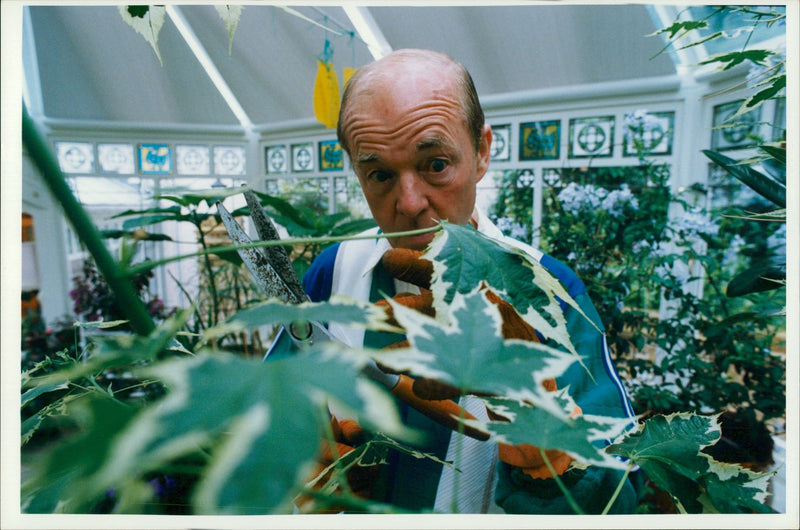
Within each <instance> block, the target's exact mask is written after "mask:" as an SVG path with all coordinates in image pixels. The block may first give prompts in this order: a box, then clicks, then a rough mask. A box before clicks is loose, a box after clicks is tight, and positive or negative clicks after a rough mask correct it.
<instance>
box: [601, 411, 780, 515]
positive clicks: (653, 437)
mask: <svg viewBox="0 0 800 530" xmlns="http://www.w3.org/2000/svg"><path fill="white" fill-rule="evenodd" d="M719 437H720V427H719V424H718V423H717V421H716V418H715V417H707V416H699V415H696V414H691V413H679V414H670V415H668V416H663V415H659V416H654V417H652V418H650V419H648V420H647V421H645V422H644V423H643V424H641V425H640V426H639V429H638V430H637V431H636V432H633V433H629V434H627V435H626V436H625V437H624V438H623V439H622V440H620V441H618V442H616V443H614V444H612V445H610V446H609V447H608V448H607V449H606V450H607V451H608V452H609V453H610V454H615V455H619V456H623V457H626V458H629V459H631V460H632V461H633V463H634V464H636V465H638V466H639V467H641V469H642V471H644V473H645V475H647V477H648V478H649V479H650V480H652V481H653V483H654V484H655V485H656V486H657V487H658V488H660V489H662V490H664V491H667V492H669V493H670V495H672V496H673V500H674V501H675V504H676V506H677V507H678V509H679V510H681V511H683V512H688V513H703V512H708V511H718V512H723V511H724V512H736V513H746V512H750V511H752V510H756V511H762V512H769V511H770V510H769V508H768V507H766V506H765V505H764V504H763V503H762V502H761V501H762V500H763V498H764V495H765V493H766V480H765V478H764V477H765V475H764V474H758V473H753V472H751V471H749V470H747V469H745V468H743V467H741V466H739V465H737V464H723V463H721V462H717V461H715V460H714V459H713V458H711V457H710V456H709V455H707V454H705V453H702V452H701V449H703V448H704V447H707V446H709V445H712V444H714V443H716V442H717V440H719Z"/></svg>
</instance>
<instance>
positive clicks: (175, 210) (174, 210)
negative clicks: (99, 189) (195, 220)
mask: <svg viewBox="0 0 800 530" xmlns="http://www.w3.org/2000/svg"><path fill="white" fill-rule="evenodd" d="M180 213H181V207H180V206H168V207H166V208H162V207H155V208H144V209H142V210H125V211H124V212H121V213H118V214H115V215H112V216H111V219H118V218H120V217H130V216H131V215H167V216H170V215H180Z"/></svg>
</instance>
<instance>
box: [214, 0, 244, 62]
mask: <svg viewBox="0 0 800 530" xmlns="http://www.w3.org/2000/svg"><path fill="white" fill-rule="evenodd" d="M214 7H215V8H216V9H217V13H218V14H219V16H220V18H222V21H223V22H224V23H225V29H226V30H228V55H230V54H231V51H232V49H233V34H234V33H236V26H237V25H238V24H239V17H241V16H242V6H240V5H215V6H214Z"/></svg>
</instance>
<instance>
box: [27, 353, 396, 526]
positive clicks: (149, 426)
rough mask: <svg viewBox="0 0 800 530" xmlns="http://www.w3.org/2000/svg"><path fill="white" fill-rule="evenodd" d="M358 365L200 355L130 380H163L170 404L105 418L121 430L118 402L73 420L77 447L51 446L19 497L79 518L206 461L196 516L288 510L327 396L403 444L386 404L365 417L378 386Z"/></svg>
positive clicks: (323, 357) (306, 358)
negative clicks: (147, 482)
mask: <svg viewBox="0 0 800 530" xmlns="http://www.w3.org/2000/svg"><path fill="white" fill-rule="evenodd" d="M362 363H363V361H362V360H361V359H360V358H358V357H355V356H347V355H342V354H341V352H338V353H337V354H336V355H334V354H331V353H320V352H314V351H309V353H306V354H303V355H295V356H292V357H289V358H286V359H281V360H276V361H273V362H269V363H261V362H256V361H252V360H247V359H243V358H241V357H238V356H234V355H229V354H224V353H214V354H211V353H209V352H204V353H201V354H199V355H198V356H196V357H193V358H174V359H171V360H168V361H164V362H161V363H158V364H155V365H153V366H150V367H145V368H142V369H140V370H135V372H136V375H137V376H144V377H150V378H155V379H158V380H160V381H162V382H163V383H164V384H165V386H166V388H167V389H168V393H167V395H166V397H165V398H164V399H162V400H161V401H159V402H156V403H154V404H152V405H150V406H147V407H146V408H144V409H143V410H141V411H140V412H138V413H136V408H132V407H126V406H123V405H118V406H117V408H119V407H122V409H121V410H122V411H124V412H125V414H124V415H122V414H118V413H115V414H114V416H113V417H114V418H117V417H118V418H119V419H120V421H114V422H112V421H109V417H108V414H109V412H108V411H107V410H106V409H108V408H109V407H110V406H112V405H114V402H112V403H111V404H109V405H107V406H105V408H104V409H98V412H97V413H96V414H85V413H84V414H80V413H76V414H78V415H77V417H78V418H87V417H94V418H95V419H94V421H88V422H86V426H85V428H84V429H83V431H82V435H81V436H80V438H78V439H77V440H76V441H75V443H74V444H60V445H59V446H57V452H56V453H54V456H53V457H51V458H48V459H47V460H46V464H45V465H44V466H43V467H42V468H41V470H40V474H38V476H37V479H36V480H35V481H33V482H32V484H31V486H29V488H28V490H27V493H26V497H27V498H29V499H31V500H30V501H29V504H31V505H32V506H33V508H32V509H36V510H42V511H47V510H48V509H51V510H52V509H54V507H55V506H56V505H60V506H62V507H63V509H65V510H66V511H75V510H78V511H80V510H85V509H87V507H90V506H91V504H92V503H93V502H96V500H97V499H98V498H100V497H102V495H103V494H104V492H106V491H109V490H113V491H115V492H116V494H115V495H116V497H117V498H120V499H122V498H124V497H127V496H130V495H133V494H132V493H131V492H137V491H141V488H142V483H143V477H144V476H145V474H146V473H148V472H151V471H157V470H160V469H164V467H165V466H168V465H169V464H170V463H171V462H174V461H175V460H176V459H179V458H182V457H187V456H191V455H197V454H206V455H208V456H207V457H208V463H207V464H206V465H205V468H204V474H203V476H202V477H201V478H200V481H199V482H198V485H197V487H196V490H195V493H196V495H195V498H194V506H195V509H196V510H198V512H202V513H221V514H265V513H273V512H286V511H291V499H292V497H293V496H294V494H295V493H296V491H297V490H298V488H300V487H301V486H302V484H303V483H304V482H305V481H306V480H308V479H309V478H310V473H311V467H312V464H313V461H314V458H315V455H316V454H317V451H318V449H319V447H320V444H321V442H322V440H323V439H324V436H325V434H326V432H327V429H326V423H327V421H328V411H327V406H326V404H327V402H326V400H327V399H328V398H329V397H335V398H336V400H337V401H338V402H339V403H341V404H342V405H343V406H345V407H347V408H349V409H351V410H354V411H356V413H357V414H359V415H360V416H361V417H364V418H365V419H366V420H367V422H369V423H371V424H374V425H378V426H383V427H386V431H388V432H390V433H391V435H392V436H396V437H398V438H401V439H402V437H403V428H402V427H400V426H399V425H400V423H399V419H398V413H397V411H396V409H392V407H393V405H391V404H390V402H389V401H388V400H386V401H383V402H380V403H379V406H377V407H374V409H371V408H370V405H372V403H371V402H369V403H368V400H369V399H370V396H369V395H367V394H365V393H364V392H363V389H364V388H373V387H374V385H373V384H372V383H370V382H368V381H366V380H364V379H363V378H362V377H360V376H359V369H360V366H361V364H362ZM374 390H375V392H376V393H378V394H381V393H382V392H381V391H380V390H378V389H377V388H374ZM82 401H86V400H82ZM102 403H105V401H103V402H101V404H102ZM76 410H77V409H76ZM134 413H136V414H135V415H134ZM123 420H124V421H123ZM392 422H394V423H392ZM85 440H94V441H95V442H97V443H93V446H97V449H96V450H93V451H91V452H90V453H86V454H84V455H83V457H82V458H80V459H76V458H65V457H64V455H66V454H68V451H70V450H74V447H75V444H80V443H83V441H85ZM100 441H102V444H99V442H100ZM98 444H99V445H98ZM84 446H85V447H88V446H87V445H86V444H85V443H84ZM254 470H258V472H254Z"/></svg>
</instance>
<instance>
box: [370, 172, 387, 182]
mask: <svg viewBox="0 0 800 530" xmlns="http://www.w3.org/2000/svg"><path fill="white" fill-rule="evenodd" d="M369 178H370V180H374V181H375V182H386V181H387V180H389V179H390V178H392V175H391V174H390V173H389V172H388V171H373V172H372V173H370V174H369Z"/></svg>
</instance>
